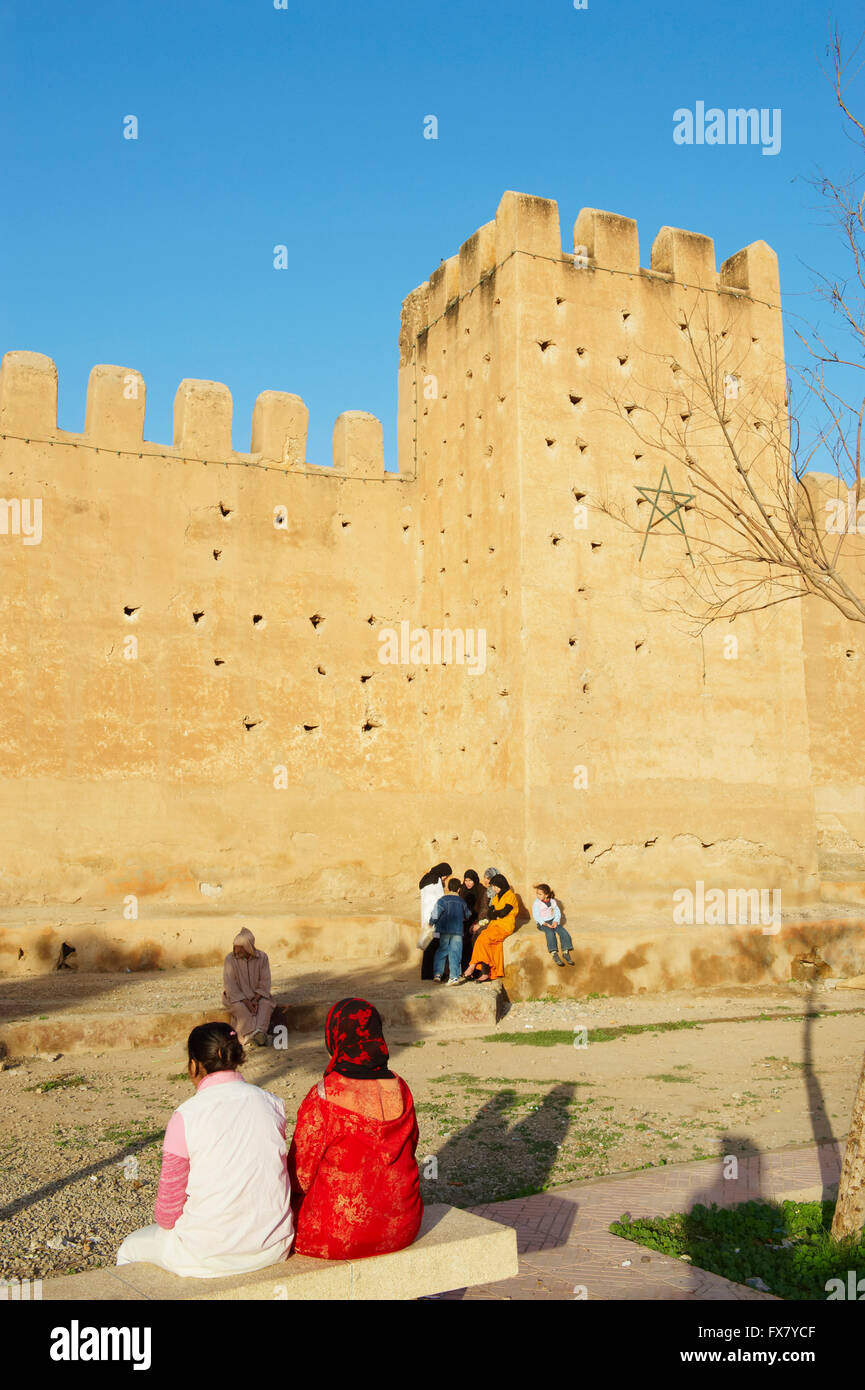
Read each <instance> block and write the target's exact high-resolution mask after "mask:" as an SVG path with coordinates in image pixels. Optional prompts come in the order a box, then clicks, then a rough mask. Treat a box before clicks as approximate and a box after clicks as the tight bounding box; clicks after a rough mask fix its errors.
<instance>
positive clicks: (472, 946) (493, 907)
mask: <svg viewBox="0 0 865 1390" xmlns="http://www.w3.org/2000/svg"><path fill="white" fill-rule="evenodd" d="M418 887H419V889H420V917H421V935H420V938H419V940H418V946H419V947H420V948H421V950H422V951H423V953H424V954H423V960H422V964H421V978H422V979H425V980H433V981H435V982H436V983H438V984H442V983H444V982H445V972H447V983H448V984H449V985H463V984H467V983H468V982H470V981H471V982H474V983H476V984H482V983H483V982H484V981H487V980H500V979H501V978H502V976H503V975H504V973H505V964H504V942H505V941H506V940H507V938H508V937H509V936H511V935H512V933H513V932H514V931H515V930H516V927H517V921H518V918H519V913H520V902H519V898H518V897H517V894H516V893H515V892H514V889H513V888H512V887H511V885H510V884H509V883H508V880H507V879H506V878H505V876H504V874H500V873H499V872H498V870H497V869H487V870H486V872H485V873H484V877H483V882H481V879H480V877H479V875H478V874H477V873H476V872H475V870H474V869H467V870H466V872H465V873H464V874H463V877H462V879H461V880H460V879H458V878H454V877H453V870H452V869H451V866H450V864H434V865H433V867H432V868H431V869H430V871H429V873H426V874H424V876H423V878H422V879H421V881H420V883H419V884H418ZM534 891H535V900H534V902H533V904H532V918H533V920H534V922H535V926H536V927H537V928H538V930H539V931H542V932H543V933H544V936H545V938H546V943H547V950H548V951H549V953H550V955H551V956H552V958H553V961H554V963H555V964H556V965H560V966H562V967H563V968H564V966H565V965H574V964H575V962H574V960H573V958H572V956H571V951H572V950H573V942H572V941H571V938H570V935H569V933H568V930H567V928H566V927H565V925H564V919H563V916H562V910H561V907H560V905H559V904H558V903H557V902H556V899H555V896H554V894H553V890H552V888H551V887H550V885H549V884H548V883H536V884H535V888H534Z"/></svg>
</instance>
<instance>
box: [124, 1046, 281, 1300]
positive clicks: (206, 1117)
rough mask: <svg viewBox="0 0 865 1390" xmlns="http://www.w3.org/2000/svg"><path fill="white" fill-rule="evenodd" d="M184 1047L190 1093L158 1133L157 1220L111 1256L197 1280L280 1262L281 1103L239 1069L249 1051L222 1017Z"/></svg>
mask: <svg viewBox="0 0 865 1390" xmlns="http://www.w3.org/2000/svg"><path fill="white" fill-rule="evenodd" d="M187 1050H188V1054H189V1065H188V1072H189V1079H190V1081H192V1082H193V1084H194V1085H195V1095H194V1096H192V1097H191V1098H190V1099H189V1100H186V1101H184V1102H183V1104H182V1105H180V1106H178V1108H177V1109H176V1110H175V1112H174V1114H173V1115H172V1117H171V1119H170V1120H169V1122H168V1128H167V1129H166V1131H165V1141H164V1143H163V1146H162V1173H161V1175H160V1179H159V1191H158V1193H157V1196H156V1209H155V1211H154V1213H153V1214H154V1216H155V1218H156V1222H155V1224H154V1225H152V1226H145V1227H144V1228H143V1229H142V1230H140V1231H133V1232H132V1234H131V1235H129V1236H127V1237H126V1239H125V1240H124V1242H123V1244H122V1245H121V1247H120V1249H119V1250H118V1252H117V1263H118V1264H119V1265H125V1264H134V1263H135V1262H136V1261H139V1260H143V1261H146V1262H147V1263H148V1264H154V1265H160V1266H161V1268H162V1269H167V1270H169V1271H170V1272H171V1273H172V1274H180V1275H184V1276H186V1277H191V1278H198V1279H215V1278H217V1277H218V1276H219V1275H224V1274H248V1273H250V1272H251V1271H252V1270H254V1269H265V1268H267V1266H269V1265H274V1264H278V1263H279V1261H280V1260H284V1259H285V1258H286V1256H287V1255H288V1252H289V1249H290V1247H291V1242H292V1236H293V1231H294V1226H293V1218H292V1211H291V1192H290V1189H289V1184H288V1172H287V1168H286V1152H285V1105H284V1103H283V1102H282V1101H281V1100H280V1099H279V1097H278V1096H273V1095H271V1094H270V1093H269V1092H268V1091H263V1090H261V1089H260V1087H258V1086H252V1085H247V1083H246V1082H245V1081H244V1079H243V1077H242V1076H241V1075H240V1074H239V1072H238V1070H237V1068H238V1067H239V1066H242V1064H243V1063H244V1062H245V1060H246V1058H245V1056H244V1052H243V1048H242V1047H241V1045H240V1042H239V1040H238V1038H237V1035H236V1033H235V1032H234V1030H233V1029H231V1028H229V1026H228V1024H227V1023H202V1024H201V1025H200V1026H199V1027H198V1028H193V1030H192V1032H191V1033H190V1035H189V1041H188V1044H187Z"/></svg>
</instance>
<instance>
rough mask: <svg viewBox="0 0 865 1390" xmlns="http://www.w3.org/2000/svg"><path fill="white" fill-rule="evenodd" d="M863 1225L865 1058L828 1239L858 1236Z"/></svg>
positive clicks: (864, 1219) (864, 1208)
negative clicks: (830, 1234) (830, 1236)
mask: <svg viewBox="0 0 865 1390" xmlns="http://www.w3.org/2000/svg"><path fill="white" fill-rule="evenodd" d="M863 1225H865V1058H863V1061H862V1072H861V1074H860V1077H859V1086H858V1088H857V1091H856V1099H855V1100H854V1102H853V1114H852V1115H851V1117H850V1133H849V1134H848V1135H847V1149H846V1152H845V1154H844V1165H843V1167H842V1169H841V1181H840V1183H839V1184H838V1201H837V1203H836V1204H835V1217H834V1220H833V1222H832V1239H833V1240H843V1239H844V1237H845V1236H858V1235H860V1234H861V1232H862V1227H863Z"/></svg>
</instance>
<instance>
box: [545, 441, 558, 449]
mask: <svg viewBox="0 0 865 1390" xmlns="http://www.w3.org/2000/svg"><path fill="white" fill-rule="evenodd" d="M555 442H556V441H555V440H554V439H548V440H547V448H548V449H552V447H553V445H554V444H555Z"/></svg>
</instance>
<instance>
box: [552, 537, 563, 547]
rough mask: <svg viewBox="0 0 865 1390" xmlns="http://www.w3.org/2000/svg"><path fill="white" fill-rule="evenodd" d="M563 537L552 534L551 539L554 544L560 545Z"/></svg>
mask: <svg viewBox="0 0 865 1390" xmlns="http://www.w3.org/2000/svg"><path fill="white" fill-rule="evenodd" d="M561 539H562V537H561V536H550V540H551V541H552V543H553V545H558V544H559V541H560V540H561Z"/></svg>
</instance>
